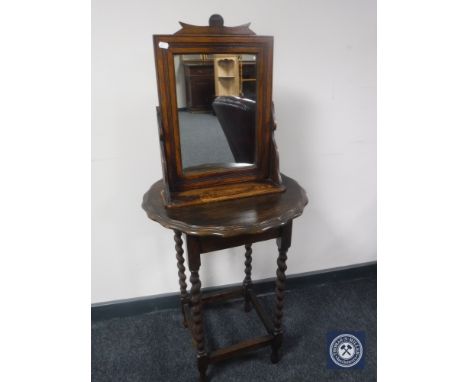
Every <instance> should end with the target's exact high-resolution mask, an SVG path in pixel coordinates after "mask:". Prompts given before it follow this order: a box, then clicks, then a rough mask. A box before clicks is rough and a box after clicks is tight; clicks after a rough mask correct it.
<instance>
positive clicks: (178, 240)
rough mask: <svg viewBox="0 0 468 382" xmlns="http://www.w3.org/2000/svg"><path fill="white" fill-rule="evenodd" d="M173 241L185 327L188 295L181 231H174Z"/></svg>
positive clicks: (185, 324)
mask: <svg viewBox="0 0 468 382" xmlns="http://www.w3.org/2000/svg"><path fill="white" fill-rule="evenodd" d="M174 241H175V250H176V258H177V268H178V269H179V287H180V307H181V309H182V317H183V325H184V327H187V318H186V317H185V312H184V304H188V303H189V295H188V293H187V283H186V279H187V277H186V276H185V267H184V249H183V247H182V245H183V240H182V232H180V231H174Z"/></svg>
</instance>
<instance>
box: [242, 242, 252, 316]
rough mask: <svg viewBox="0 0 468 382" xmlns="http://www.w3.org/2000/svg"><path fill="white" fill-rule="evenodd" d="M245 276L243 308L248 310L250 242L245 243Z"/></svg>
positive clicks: (250, 276)
mask: <svg viewBox="0 0 468 382" xmlns="http://www.w3.org/2000/svg"><path fill="white" fill-rule="evenodd" d="M244 265H245V277H244V281H243V283H242V287H243V289H244V299H245V301H244V310H245V311H246V312H249V311H250V309H251V308H252V307H251V305H250V300H249V295H248V291H249V289H251V288H252V244H250V243H249V244H246V245H245V263H244Z"/></svg>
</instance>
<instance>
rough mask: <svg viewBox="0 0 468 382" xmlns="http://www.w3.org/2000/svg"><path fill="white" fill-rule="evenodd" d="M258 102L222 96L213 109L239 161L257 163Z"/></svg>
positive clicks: (217, 98) (215, 101) (214, 103)
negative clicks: (256, 120) (256, 126)
mask: <svg viewBox="0 0 468 382" xmlns="http://www.w3.org/2000/svg"><path fill="white" fill-rule="evenodd" d="M256 106H257V103H256V102H255V101H253V100H251V99H248V98H240V97H234V96H220V97H216V98H215V100H214V101H213V110H214V112H215V114H216V117H217V118H218V120H219V123H220V125H221V128H222V129H223V132H224V135H225V136H226V139H227V141H228V144H229V148H230V149H231V151H232V155H233V156H234V159H235V161H236V162H237V163H255V130H256V129H255V117H256V113H255V111H256Z"/></svg>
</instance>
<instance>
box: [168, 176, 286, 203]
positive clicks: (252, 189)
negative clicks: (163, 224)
mask: <svg viewBox="0 0 468 382" xmlns="http://www.w3.org/2000/svg"><path fill="white" fill-rule="evenodd" d="M285 190H286V187H285V186H284V185H282V184H281V185H276V184H273V183H270V182H244V183H236V184H229V185H224V186H216V187H210V188H203V189H195V190H189V191H183V192H172V193H171V194H170V197H168V195H167V192H166V191H165V190H163V191H162V192H161V197H162V199H163V201H164V204H165V206H166V208H174V207H185V206H193V205H197V204H205V203H214V202H221V201H224V200H233V199H240V198H247V197H251V196H258V195H267V194H276V193H278V192H283V191H285Z"/></svg>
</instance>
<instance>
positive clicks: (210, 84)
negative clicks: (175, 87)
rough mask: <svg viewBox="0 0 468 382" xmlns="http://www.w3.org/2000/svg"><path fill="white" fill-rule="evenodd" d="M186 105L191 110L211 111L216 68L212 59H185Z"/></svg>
mask: <svg viewBox="0 0 468 382" xmlns="http://www.w3.org/2000/svg"><path fill="white" fill-rule="evenodd" d="M183 65H184V75H185V94H186V105H187V109H188V110H189V111H211V110H212V108H211V103H212V102H213V100H214V97H215V85H214V70H213V63H212V62H210V61H184V64H183Z"/></svg>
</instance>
